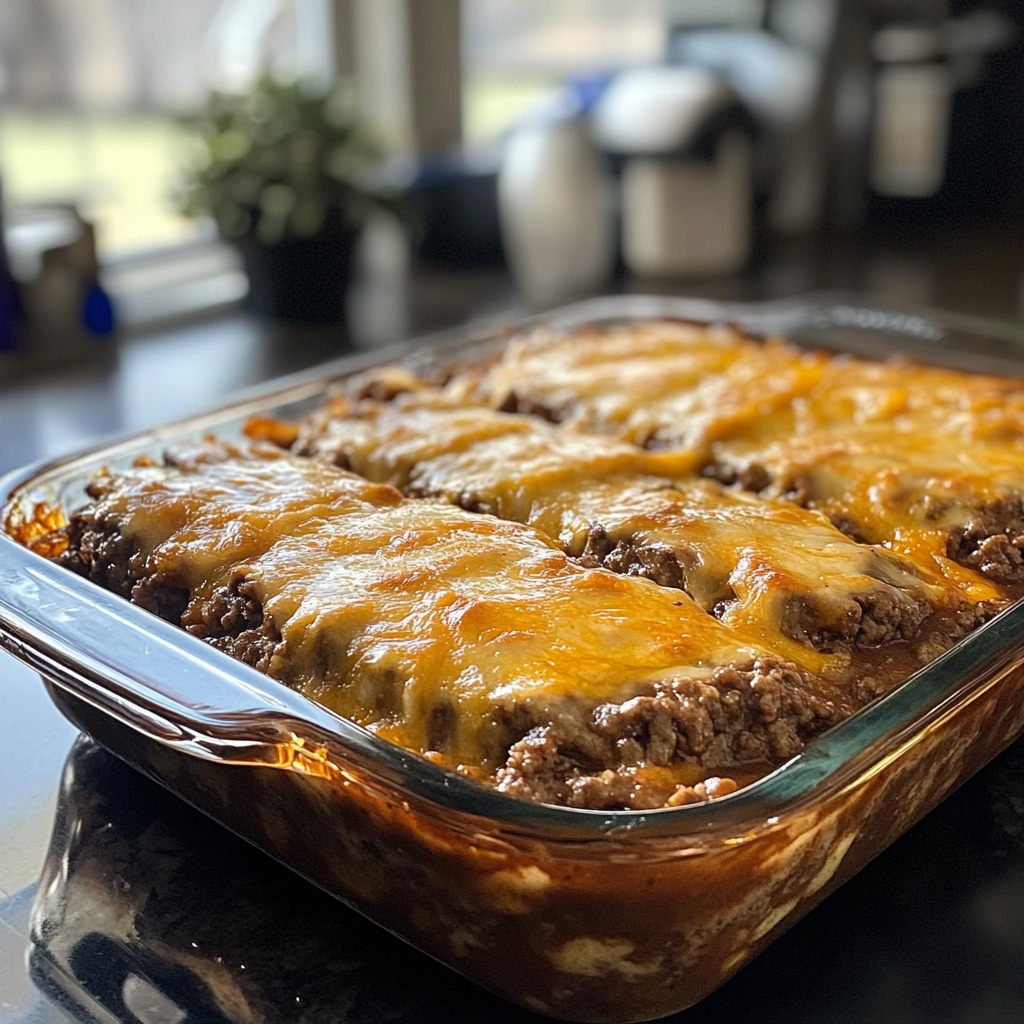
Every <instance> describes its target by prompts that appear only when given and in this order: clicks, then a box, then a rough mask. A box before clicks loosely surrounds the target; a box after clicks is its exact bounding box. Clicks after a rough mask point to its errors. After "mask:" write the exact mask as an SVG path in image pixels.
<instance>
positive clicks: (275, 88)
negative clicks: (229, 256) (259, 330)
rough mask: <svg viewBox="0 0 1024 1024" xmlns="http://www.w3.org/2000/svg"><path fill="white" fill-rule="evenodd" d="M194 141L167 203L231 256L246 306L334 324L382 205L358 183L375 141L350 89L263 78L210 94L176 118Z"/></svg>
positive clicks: (374, 153) (364, 180)
mask: <svg viewBox="0 0 1024 1024" xmlns="http://www.w3.org/2000/svg"><path fill="white" fill-rule="evenodd" d="M183 121H184V123H185V125H186V126H187V127H189V128H191V129H192V131H193V133H194V135H195V138H196V141H197V151H198V152H197V159H195V160H194V161H193V162H192V163H191V165H190V166H189V167H188V168H187V170H186V172H185V174H184V178H183V181H182V183H181V188H180V191H179V194H178V197H177V198H178V204H177V205H178V208H179V209H180V210H181V212H182V213H184V214H186V215H189V216H198V215H202V214H206V215H208V216H210V217H211V218H212V219H213V221H214V222H215V223H216V225H217V229H218V231H219V232H220V234H221V236H222V237H223V238H225V239H226V240H228V241H229V242H231V243H232V244H234V245H235V246H236V247H237V248H238V250H239V252H240V253H241V256H242V260H243V264H244V267H245V270H246V273H247V274H248V277H249V296H248V305H249V308H250V309H252V310H254V311H255V312H259V313H262V314H265V315H268V316H272V317H276V318H281V319H288V320H305V321H312V322H321V323H329V322H335V321H337V320H339V319H341V317H342V316H343V314H344V308H345V292H346V288H347V285H348V283H349V281H350V279H351V276H352V270H353V263H354V256H355V249H356V244H357V242H358V239H359V236H360V233H361V231H362V228H363V226H364V224H365V222H366V220H367V217H368V216H369V214H370V213H371V211H372V210H373V209H374V208H375V207H380V206H382V205H383V206H387V205H389V201H388V200H387V198H386V197H385V196H384V195H382V194H380V193H379V192H377V191H375V190H374V189H373V187H371V186H370V185H369V184H368V174H369V173H370V171H371V170H372V169H373V167H374V166H375V165H376V164H377V162H378V161H379V159H380V156H381V151H380V146H379V144H378V142H377V140H376V137H375V136H374V134H373V132H372V131H371V130H370V128H369V126H368V125H367V123H366V121H365V120H364V118H363V117H362V115H361V113H360V111H359V108H358V106H357V104H356V102H355V99H354V96H353V94H352V92H351V90H350V89H349V88H348V87H347V86H345V85H344V84H343V83H338V84H335V85H333V86H331V87H329V88H316V87H312V86H310V85H307V84H304V83H301V82H298V81H289V80H285V79H282V78H280V77H277V76H275V75H274V74H272V73H269V72H268V73H265V74H264V75H263V76H262V77H261V78H260V79H259V80H258V81H257V82H256V83H255V85H254V86H253V87H252V88H251V89H250V90H248V91H247V92H244V93H229V92H219V91H214V92H211V93H210V94H209V96H208V97H207V99H206V102H205V103H204V105H203V106H202V108H201V109H199V110H198V111H196V112H195V113H193V114H190V115H188V116H186V117H185V118H183Z"/></svg>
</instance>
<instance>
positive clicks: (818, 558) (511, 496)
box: [301, 394, 956, 671]
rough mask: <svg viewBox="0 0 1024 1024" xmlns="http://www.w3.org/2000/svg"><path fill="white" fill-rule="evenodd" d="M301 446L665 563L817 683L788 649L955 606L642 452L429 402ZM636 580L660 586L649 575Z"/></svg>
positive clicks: (847, 543) (683, 458) (805, 521)
mask: <svg viewBox="0 0 1024 1024" xmlns="http://www.w3.org/2000/svg"><path fill="white" fill-rule="evenodd" d="M301 445H302V448H303V450H305V451H306V452H308V453H310V454H315V455H319V456H321V457H326V458H330V459H335V460H338V461H340V462H341V463H342V464H344V465H348V466H350V467H351V468H352V469H354V470H355V471H356V472H358V473H359V474H361V475H363V476H365V477H367V478H369V479H371V480H377V481H381V482H386V483H390V484H394V485H396V486H398V487H402V488H404V489H406V491H407V492H410V493H413V494H417V495H427V496H430V497H440V498H444V499H445V500H446V501H450V502H452V503H454V504H459V505H462V506H464V507H467V508H471V509H473V510H475V511H485V512H489V513H491V514H493V515H496V516H498V517H499V518H502V519H508V520H513V521H517V522H523V523H529V524H530V525H532V526H534V527H536V528H537V529H539V530H541V531H542V532H543V533H545V534H546V535H547V536H549V537H552V538H555V539H557V540H558V542H559V544H560V545H561V547H562V548H563V550H565V551H566V552H567V553H569V554H571V555H582V554H584V553H585V552H587V551H588V541H589V539H590V537H591V535H592V533H593V531H594V529H595V528H599V529H600V530H601V531H602V534H603V536H604V537H606V538H607V541H608V545H609V547H614V546H615V545H618V544H626V545H630V546H632V547H634V548H638V549H644V550H646V551H647V552H649V553H650V557H649V558H648V564H649V563H650V562H651V561H652V560H653V561H656V560H657V559H658V558H659V557H661V553H662V552H664V553H667V554H668V555H670V556H671V558H672V559H673V560H674V563H675V566H676V570H675V571H676V572H679V573H681V575H682V577H683V578H684V585H685V589H686V590H687V592H688V593H690V594H691V595H692V596H693V597H694V598H695V599H696V600H697V602H698V603H699V604H700V605H701V606H702V607H703V608H704V609H705V610H706V611H715V612H717V613H718V614H720V615H721V616H722V617H723V620H724V621H726V622H743V623H744V624H745V626H746V628H748V629H751V630H756V631H757V632H758V635H759V637H760V639H761V641H762V642H763V643H766V644H768V645H771V646H773V647H774V648H775V649H776V650H782V651H784V652H785V654H786V656H787V657H789V658H792V659H793V660H797V661H799V662H800V663H802V664H804V665H805V666H807V667H809V668H812V669H813V670H815V671H827V670H828V668H829V661H828V659H822V658H819V657H815V656H813V655H811V654H810V653H809V652H808V651H806V650H801V649H800V648H799V646H798V645H794V644H791V643H789V642H788V638H790V637H795V638H797V639H800V640H801V641H803V642H806V641H807V635H806V634H807V631H808V630H809V629H816V630H817V632H818V633H819V634H821V633H823V632H826V633H827V632H832V633H841V632H842V631H843V630H844V629H846V630H847V631H849V628H850V626H849V618H850V616H857V615H859V614H860V606H861V604H863V603H865V602H867V601H873V600H877V599H878V598H879V595H882V594H884V595H887V597H888V599H889V600H890V601H891V602H894V603H895V605H896V606H897V607H899V606H900V604H901V603H902V605H903V607H904V610H905V612H906V614H907V615H908V616H909V617H914V618H916V619H918V620H919V619H920V617H921V616H922V615H923V614H924V613H923V612H920V611H918V609H917V607H916V603H917V602H921V603H924V604H927V605H929V606H931V607H934V608H947V607H950V606H952V605H954V604H955V603H956V600H955V597H954V594H953V592H952V591H951V590H950V588H949V587H948V586H946V585H945V584H944V582H943V581H942V580H941V578H940V577H939V576H938V575H937V574H936V573H932V574H930V575H927V576H926V574H924V573H922V571H921V570H919V569H918V568H916V567H915V566H914V565H913V564H912V563H911V562H909V561H907V560H905V559H902V558H900V557H899V556H897V555H894V554H893V553H892V552H890V551H887V550H885V549H883V548H878V547H873V546H870V545H865V544H859V543H856V542H855V541H853V540H851V539H850V538H849V537H847V536H845V535H844V534H842V533H840V532H839V531H838V530H837V529H836V528H835V527H834V526H833V525H832V524H831V522H829V520H828V519H827V518H826V517H825V516H823V515H822V514H820V513H818V512H813V511H809V510H806V509H800V508H796V507H794V506H792V505H789V504H786V503H781V502H775V501H765V500H759V499H755V498H753V497H751V496H746V495H742V494H735V493H731V492H729V491H726V490H725V489H724V488H722V487H721V486H718V485H715V484H713V483H710V482H708V481H702V480H694V479H683V477H684V476H685V475H686V474H687V473H692V471H693V470H694V469H695V468H696V467H697V465H698V463H697V462H695V461H694V460H693V459H692V458H691V457H689V456H688V455H687V453H685V452H684V453H678V452H649V451H644V450H641V449H638V448H636V447H635V446H632V445H628V444H621V443H617V442H615V441H612V440H610V439H608V438H602V437H595V436H593V435H587V434H580V433H576V432H573V431H568V430H565V429H560V428H556V427H553V426H551V425H549V424H547V423H542V422H539V421H537V420H535V419H531V418H529V417H524V416H516V415H509V414H503V413H496V412H493V411H491V410H489V409H482V408H466V407H457V406H452V404H451V401H450V398H449V397H446V396H444V395H437V394H434V395H423V394H420V395H416V396H413V397H406V398H405V399H400V400H396V401H395V402H393V403H389V404H381V403H368V402H362V403H359V404H357V405H354V406H353V405H349V404H347V403H345V402H344V401H337V402H335V403H334V404H333V406H332V407H330V408H329V409H328V410H327V412H326V414H325V415H321V416H318V417H315V418H314V419H313V420H312V421H311V422H310V423H308V424H306V427H305V431H304V434H303V437H302V440H301ZM638 569H639V570H641V571H643V572H644V573H645V574H647V575H654V572H653V571H652V570H651V569H649V568H647V569H645V568H644V564H643V561H641V563H640V564H639V565H634V571H637V570H638ZM662 575H663V576H664V575H671V574H670V573H663V574H662ZM654 578H658V576H657V575H655V576H654ZM674 585H679V584H674ZM796 609H799V610H800V611H801V612H807V614H805V615H803V619H804V620H809V621H802V622H798V621H797V619H796V617H795V616H794V610H796ZM854 628H855V627H854ZM908 632H910V630H908Z"/></svg>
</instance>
